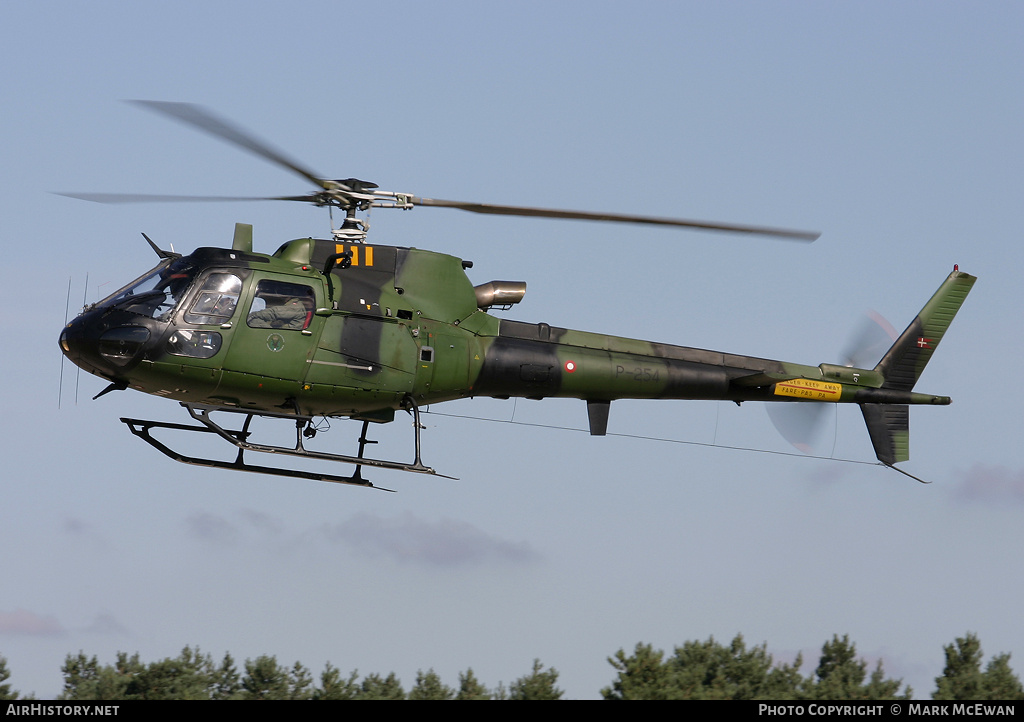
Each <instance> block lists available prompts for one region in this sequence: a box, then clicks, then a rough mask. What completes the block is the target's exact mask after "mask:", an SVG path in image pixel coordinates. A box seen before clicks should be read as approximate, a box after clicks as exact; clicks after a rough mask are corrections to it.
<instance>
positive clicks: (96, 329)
mask: <svg viewBox="0 0 1024 722" xmlns="http://www.w3.org/2000/svg"><path fill="white" fill-rule="evenodd" d="M149 337H150V332H149V329H147V328H144V327H142V326H113V327H108V326H107V325H106V324H103V323H98V322H96V320H95V319H92V318H90V314H83V315H81V316H79V317H78V318H76V319H75V320H73V321H72V322H71V323H69V324H68V325H67V326H65V327H64V329H63V330H62V331H61V333H60V339H59V341H58V343H59V345H60V350H61V352H63V354H64V355H65V356H67V358H68V359H69V360H70V361H71V362H72V363H73V364H75V365H76V366H78V367H80V368H82V369H83V370H85V371H88V372H89V373H92V374H96V375H97V376H102V377H104V378H112V377H114V376H117V375H119V373H120V372H121V371H123V370H124V369H125V367H127V366H129V365H130V364H131V363H132V362H133V361H135V360H136V359H137V358H139V357H140V354H141V353H142V352H143V350H144V348H145V345H146V342H147V341H149Z"/></svg>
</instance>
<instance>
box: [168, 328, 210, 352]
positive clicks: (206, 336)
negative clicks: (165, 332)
mask: <svg viewBox="0 0 1024 722" xmlns="http://www.w3.org/2000/svg"><path fill="white" fill-rule="evenodd" d="M220 346H221V336H220V334H219V333H217V332H216V331H199V330H196V329H189V328H179V329H178V330H177V331H175V332H174V333H172V334H171V337H170V338H168V339H167V353H169V354H172V355H174V356H189V357H191V358H212V357H214V356H216V355H217V352H218V351H220Z"/></svg>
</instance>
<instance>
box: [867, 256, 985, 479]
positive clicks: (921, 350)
mask: <svg viewBox="0 0 1024 722" xmlns="http://www.w3.org/2000/svg"><path fill="white" fill-rule="evenodd" d="M976 280H977V279H976V278H975V277H974V276H970V275H968V274H966V273H962V272H960V271H959V270H957V269H956V268H955V267H954V270H953V272H952V273H951V274H949V277H948V278H946V280H945V281H943V283H942V285H941V286H939V290H938V291H936V292H935V295H934V296H932V297H931V300H929V301H928V303H926V304H925V306H924V308H923V309H921V313H919V314H917V318H915V319H914V320H913V321H912V322H911V323H910V325H909V326H907V330H906V331H904V332H903V334H902V335H901V336H900V337H899V338H898V339H897V340H896V342H895V343H894V344H893V345H892V347H891V348H890V349H889V350H888V351H887V352H886V354H885V356H883V357H882V360H881V361H879V362H878V365H877V366H876V367H875V371H877V372H879V373H881V374H882V376H883V377H884V378H885V381H884V383H883V384H882V388H883V389H893V390H896V391H907V392H909V391H911V390H912V389H913V388H914V385H915V384H916V383H917V381H918V379H920V378H921V373H922V372H923V371H924V367H925V366H926V365H927V364H928V362H929V361H930V360H931V358H932V354H933V353H935V349H936V348H938V345H939V342H940V341H942V337H943V336H944V335H945V334H946V331H947V330H948V329H949V325H950V324H951V323H952V322H953V317H954V316H956V313H957V311H959V310H960V306H962V305H963V303H964V299H966V298H967V294H968V293H970V291H971V287H972V286H974V282H975V281H976ZM860 410H861V412H862V413H863V414H864V423H866V424H867V427H868V434H869V435H870V436H871V444H872V446H874V447H875V456H877V457H878V460H879V461H881V462H882V463H883V464H888V465H890V466H891V465H892V464H895V463H897V462H900V461H906V460H907V459H909V458H910V406H908V405H906V404H861V405H860Z"/></svg>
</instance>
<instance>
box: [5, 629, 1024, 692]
mask: <svg viewBox="0 0 1024 722" xmlns="http://www.w3.org/2000/svg"><path fill="white" fill-rule="evenodd" d="M943 651H944V653H945V657H946V665H945V668H944V669H943V673H942V676H941V677H937V678H936V680H935V681H936V685H937V689H936V691H935V692H934V693H933V695H932V696H933V697H934V698H935V699H942V700H1007V699H1010V700H1013V699H1024V686H1022V685H1021V681H1020V679H1019V678H1018V676H1017V675H1016V674H1015V673H1014V672H1013V669H1012V668H1011V667H1010V655H1009V654H1008V653H1004V654H999V655H996V656H994V657H993V658H992V659H991V660H989V662H988V664H987V665H986V666H985V668H984V670H982V661H983V655H982V650H981V643H980V642H979V641H978V638H977V636H976V635H975V634H973V633H968V634H967V635H966V636H964V637H958V638H957V639H956V641H955V642H954V643H953V644H950V645H947V646H945V647H944V648H943ZM608 663H609V664H610V665H611V666H612V668H613V669H615V672H616V678H615V680H614V681H613V682H612V683H611V685H609V686H608V687H605V688H604V689H602V690H601V696H602V697H604V699H774V700H783V699H805V700H810V699H817V700H886V699H900V698H903V699H909V698H910V696H911V690H910V688H909V687H904V688H903V692H902V695H901V694H900V687H901V685H902V681H901V680H894V679H889V678H887V677H886V676H885V672H884V670H883V667H882V662H881V661H879V662H878V663H877V664H876V665H875V667H874V670H873V671H872V672H871V673H870V674H869V673H868V662H867V661H865V660H863V659H859V658H858V657H857V648H856V646H855V645H854V644H853V643H852V642H851V641H850V639H849V636H847V635H843V636H842V637H839V636H838V635H834V636H833V637H832V639H831V640H829V641H828V642H826V643H825V644H824V645H823V646H822V648H821V655H820V657H819V659H818V664H817V666H816V667H815V669H814V672H813V674H811V675H810V676H808V677H804V676H803V675H802V674H801V671H800V670H801V667H802V666H803V658H802V657H801V656H799V655H798V656H797V658H796V660H795V661H794V662H793V663H792V664H785V663H777V662H776V661H775V660H774V659H773V658H772V655H771V654H769V653H768V647H767V643H762V644H760V645H756V646H754V647H749V648H748V647H747V645H746V643H745V642H744V640H743V636H742V635H736V637H735V638H734V639H733V640H732V641H731V642H730V643H729V644H727V645H725V644H720V643H719V642H716V641H715V639H714V637H709V638H708V639H707V640H706V641H703V642H701V641H688V642H685V643H683V644H682V645H681V646H678V647H675V648H674V650H673V653H672V655H671V656H668V655H666V654H665V652H663V651H661V650H656V649H654V648H653V647H652V646H651V645H650V644H643V643H638V644H637V645H636V647H635V648H634V650H633V653H632V654H626V652H625V651H624V650H622V649H620V650H619V651H618V652H616V653H615V654H614V655H613V656H612V657H609V658H608ZM61 672H62V673H63V675H64V687H63V691H62V692H61V694H60V696H59V699H61V700H129V699H561V698H562V695H563V691H562V690H561V689H559V688H558V686H557V682H558V671H557V670H555V669H554V668H545V667H544V665H542V664H541V662H540V660H539V659H535V660H534V661H533V668H532V671H531V672H530V673H529V674H527V675H524V676H522V677H520V678H519V679H517V680H515V681H514V682H512V683H511V684H510V685H509V686H508V687H507V688H506V687H505V686H504V685H503V684H500V683H499V684H498V686H497V687H496V688H494V689H493V690H489V689H488V688H487V687H486V686H484V684H482V683H481V682H480V680H479V679H477V677H476V675H474V673H473V670H472V668H470V669H467V670H466V671H465V672H460V673H459V685H458V688H457V689H455V688H452V687H449V686H448V685H446V684H444V683H443V682H442V681H441V678H440V676H439V675H438V674H437V673H436V672H434V670H433V669H429V670H427V671H426V672H423V671H422V670H420V671H419V672H417V674H416V682H415V684H414V685H413V687H412V689H410V690H409V692H408V694H406V693H405V691H404V690H403V689H402V684H401V682H400V681H399V679H398V677H397V676H396V675H395V673H394V672H391V673H389V674H388V675H387V676H382V675H380V674H370V675H367V676H366V677H364V678H363V679H362V680H361V681H360V679H359V673H358V671H357V670H356V671H353V672H352V673H351V674H349V675H348V676H347V677H345V676H343V675H342V674H341V672H340V671H339V670H338V668H337V667H334V666H333V665H331V664H330V663H327V664H326V665H325V667H324V670H323V672H321V673H320V678H319V684H318V685H316V684H314V681H313V677H312V675H311V674H310V672H309V670H308V669H307V668H306V667H305V666H303V665H302V664H301V663H299V662H295V663H294V664H293V665H292V666H291V667H290V668H289V667H285V666H282V665H280V664H278V662H277V659H276V658H275V657H273V656H267V655H262V656H259V657H257V658H256V659H255V660H246V661H245V665H244V675H240V674H239V671H238V669H237V668H236V667H235V661H234V659H233V658H232V657H231V655H230V654H225V655H224V658H223V660H221V662H220V663H219V664H218V663H215V662H214V661H213V658H212V657H211V656H210V655H209V654H203V653H202V652H200V650H199V648H198V647H197V648H192V647H185V648H184V649H183V650H182V651H181V654H179V655H178V656H177V657H173V658H172V657H168V658H166V659H162V660H158V661H155V662H150V663H148V664H146V663H143V662H142V661H141V660H140V659H139V655H138V654H137V653H136V654H133V655H131V656H129V655H128V654H126V653H124V652H118V653H117V656H116V659H115V662H114V664H111V665H100V663H99V662H98V660H97V658H96V657H95V656H93V657H87V656H86V655H85V653H84V652H81V651H80V652H79V653H78V654H77V655H71V654H69V655H67V657H66V659H65V661H64V665H63V666H62V667H61ZM10 676H11V674H10V671H9V670H8V668H7V660H6V659H5V658H4V657H3V656H0V700H13V699H18V698H19V693H18V692H17V691H15V690H12V689H11V685H10V684H9V683H8V682H7V680H8V679H9V678H10Z"/></svg>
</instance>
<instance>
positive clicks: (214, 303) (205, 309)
mask: <svg viewBox="0 0 1024 722" xmlns="http://www.w3.org/2000/svg"><path fill="white" fill-rule="evenodd" d="M241 292H242V279H241V278H239V277H238V276H236V275H235V274H233V273H211V274H210V275H209V276H207V277H206V280H205V281H204V282H203V287H202V288H201V289H200V290H199V295H198V296H197V297H196V300H195V302H194V303H193V304H192V307H191V308H190V309H189V310H188V313H186V314H185V323H196V324H221V323H227V322H228V321H230V320H231V317H232V316H233V315H234V313H235V306H237V305H238V296H239V294H240V293H241Z"/></svg>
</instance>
